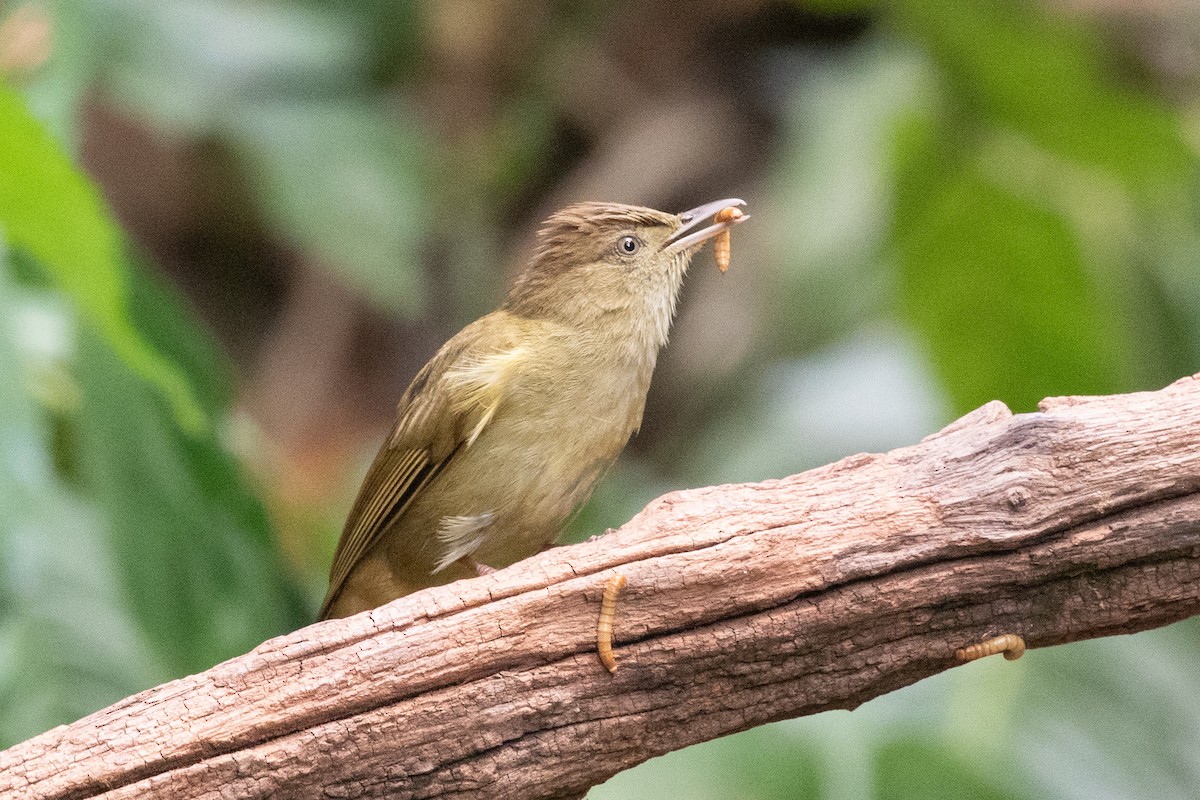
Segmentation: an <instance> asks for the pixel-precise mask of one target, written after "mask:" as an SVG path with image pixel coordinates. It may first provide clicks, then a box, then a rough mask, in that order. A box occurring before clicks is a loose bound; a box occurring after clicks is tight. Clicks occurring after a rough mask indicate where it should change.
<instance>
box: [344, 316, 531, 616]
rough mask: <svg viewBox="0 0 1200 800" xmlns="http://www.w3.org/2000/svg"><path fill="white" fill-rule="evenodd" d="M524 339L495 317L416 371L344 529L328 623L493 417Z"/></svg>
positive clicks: (506, 320) (507, 319) (509, 323)
mask: <svg viewBox="0 0 1200 800" xmlns="http://www.w3.org/2000/svg"><path fill="white" fill-rule="evenodd" d="M518 342H519V339H518V336H517V331H516V329H515V321H514V320H513V318H512V317H510V316H509V315H507V314H506V313H505V312H495V313H493V314H489V315H488V316H486V317H484V318H483V319H480V320H478V321H477V322H474V323H472V324H471V325H469V326H467V327H466V328H464V329H463V330H462V331H460V332H459V333H458V334H457V335H456V336H455V337H454V338H453V339H451V340H450V341H449V342H447V343H446V344H445V345H443V347H442V349H441V350H439V351H438V352H437V354H436V355H435V356H434V357H433V358H432V359H430V360H429V363H428V364H426V365H425V366H424V367H423V368H422V369H421V371H420V372H418V373H417V376H416V377H415V378H414V379H413V382H412V384H410V385H409V387H408V389H407V390H406V391H405V393H404V396H403V397H401V398H400V404H399V406H398V408H397V413H396V424H395V426H394V427H393V428H392V432H391V435H390V436H388V438H387V440H386V441H385V442H384V443H383V447H381V448H380V450H379V453H378V454H377V455H376V456H375V461H374V462H373V463H372V464H371V468H370V469H369V470H368V471H367V476H366V478H365V479H364V480H363V485H362V488H361V489H359V492H358V498H357V499H356V500H355V501H354V507H353V508H352V509H351V511H350V516H349V518H348V519H347V520H346V526H345V528H344V529H343V530H342V538H341V540H340V541H339V542H338V546H337V550H336V551H335V552H334V555H333V566H332V568H331V569H330V572H329V592H328V594H327V595H326V596H325V602H324V604H322V606H321V617H322V618H323V617H324V616H325V612H326V611H328V609H329V606H330V604H331V603H332V602H333V600H334V599H335V598H336V597H337V595H338V592H339V591H341V588H342V584H343V583H345V581H346V578H347V577H349V575H350V572H351V571H352V570H353V569H354V567H355V565H356V564H358V562H359V561H360V560H361V559H362V558H363V556H365V555H366V554H367V553H368V552H369V551H370V550H371V548H372V547H374V546H375V544H376V543H377V542H378V541H379V539H380V536H381V535H382V534H383V532H384V531H385V530H387V528H388V526H389V525H390V524H391V523H392V522H393V521H394V520H395V519H396V518H397V517H399V516H400V515H401V514H403V513H404V510H405V509H406V508H408V506H409V505H410V504H411V503H412V501H413V500H414V498H416V497H417V496H418V495H419V494H420V492H421V491H422V490H423V489H424V488H425V487H426V486H428V485H429V482H430V481H431V480H433V478H434V476H436V475H437V474H438V473H439V472H441V471H442V470H443V469H444V468H445V467H446V465H447V464H448V463H449V462H450V460H451V459H452V458H453V457H454V455H455V454H456V453H458V452H461V451H462V450H463V449H465V448H468V447H470V446H471V445H472V444H473V443H474V442H475V440H476V439H477V438H478V437H479V434H480V433H482V432H483V430H484V428H486V427H487V425H488V423H489V422H491V420H492V419H493V418H494V416H495V414H496V412H497V410H498V409H499V408H500V406H501V404H502V402H503V400H504V394H505V393H504V387H505V385H506V384H507V383H508V381H509V379H510V378H511V376H512V375H513V374H514V372H515V370H516V369H517V368H518V365H519V364H520V363H521V361H522V359H523V356H524V355H525V350H524V348H522V347H521V346H520V344H519V343H518ZM431 535H432V534H431Z"/></svg>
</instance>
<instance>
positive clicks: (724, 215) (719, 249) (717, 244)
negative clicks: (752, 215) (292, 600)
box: [713, 206, 742, 272]
mask: <svg viewBox="0 0 1200 800" xmlns="http://www.w3.org/2000/svg"><path fill="white" fill-rule="evenodd" d="M741 217H742V210H741V209H740V208H735V207H734V206H727V207H725V208H722V209H721V210H720V211H718V212H717V215H716V216H715V217H713V222H729V221H730V220H735V219H740V218H741ZM713 251H714V252H715V254H716V256H717V269H719V270H721V272H724V271H725V270H727V269H729V255H730V245H729V229H728V228H726V229H725V230H723V231H721V232H720V233H718V234H717V235H716V236H714V237H713Z"/></svg>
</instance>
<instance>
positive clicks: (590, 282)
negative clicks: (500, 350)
mask: <svg viewBox="0 0 1200 800" xmlns="http://www.w3.org/2000/svg"><path fill="white" fill-rule="evenodd" d="M744 205H745V202H744V201H742V200H737V199H728V200H717V201H715V202H712V203H705V204H704V205H702V206H699V207H697V208H693V209H692V210H691V211H685V212H683V213H682V214H668V213H665V212H663V211H656V210H654V209H652V208H644V207H642V206H629V205H621V204H617V203H579V204H576V205H572V206H568V207H567V208H564V209H563V210H561V211H559V212H557V213H556V214H554V215H553V216H551V217H550V219H548V220H547V221H546V223H545V224H544V225H543V226H542V228H541V230H540V231H539V232H538V248H537V252H536V253H535V255H534V257H533V260H532V261H531V262H530V264H529V266H528V267H526V269H525V270H524V272H522V273H521V275H520V276H519V277H518V278H517V281H516V283H515V284H514V286H513V288H512V291H511V292H509V295H508V298H507V299H506V300H505V303H504V306H503V308H505V309H506V310H508V311H510V312H512V313H516V314H520V315H522V316H528V317H550V318H553V319H557V320H561V321H564V322H568V323H572V324H612V325H616V326H625V327H627V328H629V329H630V332H631V333H632V332H640V331H647V332H648V333H649V335H650V337H651V338H652V339H653V340H654V341H656V342H657V343H658V344H659V345H661V344H662V343H665V341H666V332H667V328H668V327H669V326H670V323H671V318H672V317H673V316H674V313H675V298H676V296H677V295H678V292H679V287H680V285H681V284H682V282H683V276H684V273H685V272H687V268H688V263H689V262H690V261H691V259H692V256H693V255H694V254H695V253H696V251H697V250H699V249H700V247H701V246H702V245H703V244H704V243H705V242H707V241H708V240H709V239H711V238H712V237H714V236H716V235H717V234H718V233H721V232H722V231H726V230H729V229H730V228H732V227H733V226H734V225H736V224H738V223H739V222H743V221H745V220H747V219H749V216H741V217H738V218H736V219H732V220H729V221H726V222H716V223H713V224H710V225H707V226H705V225H704V222H705V221H706V220H710V219H711V218H712V216H713V215H714V214H716V213H717V212H718V211H719V210H720V209H722V208H726V207H728V206H735V207H736V206H744Z"/></svg>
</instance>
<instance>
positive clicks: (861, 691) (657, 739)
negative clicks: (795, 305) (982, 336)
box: [0, 378, 1200, 800]
mask: <svg viewBox="0 0 1200 800" xmlns="http://www.w3.org/2000/svg"><path fill="white" fill-rule="evenodd" d="M615 569H619V571H620V574H621V575H624V576H627V577H628V586H627V588H626V589H625V590H624V591H623V592H622V594H621V598H620V609H619V620H620V621H619V624H618V625H617V626H616V630H615V634H616V635H615V639H616V641H615V643H614V644H615V647H616V649H617V655H618V657H619V659H620V663H621V669H620V670H619V671H618V672H616V673H615V674H610V673H609V672H608V671H606V670H605V669H604V667H603V666H602V665H601V664H600V663H599V662H598V660H597V658H596V620H597V614H598V611H599V608H600V600H601V596H602V594H603V589H604V583H605V581H604V578H605V576H606V574H611V571H612V570H615ZM1198 611H1200V380H1198V379H1197V378H1187V379H1184V380H1181V381H1179V382H1177V383H1175V384H1174V385H1172V386H1170V387H1168V388H1166V389H1164V390H1162V391H1160V392H1153V393H1141V394H1132V395H1119V396H1113V397H1099V398H1058V399H1053V400H1047V401H1044V402H1043V404H1042V410H1041V411H1040V412H1038V413H1033V414H1021V415H1017V416H1013V415H1011V414H1010V413H1009V411H1008V410H1007V409H1006V408H1005V407H1004V406H1003V405H1001V404H999V403H991V404H989V405H986V406H984V407H983V408H980V409H978V410H977V411H975V412H973V413H971V414H970V415H968V416H966V417H964V418H963V419H961V420H959V421H958V422H956V423H954V424H953V425H951V426H950V427H948V428H946V429H945V430H943V431H941V432H940V433H937V434H935V435H933V436H930V437H929V438H927V439H926V440H924V441H923V442H921V443H920V444H917V445H915V446H913V447H908V448H903V449H900V450H895V451H892V452H890V453H886V454H882V455H858V456H853V457H851V458H847V459H844V460H842V461H839V462H837V463H835V464H831V465H829V466H827V467H823V468H821V469H816V470H813V471H811V472H806V473H804V474H801V475H796V476H793V477H790V478H786V479H783V480H777V481H768V482H765V483H760V484H747V485H736V486H718V487H710V488H705V489H696V490H693V491H686V492H678V493H675V494H670V495H667V496H664V497H662V498H660V499H659V500H657V501H655V502H654V503H652V504H651V505H650V506H648V507H647V508H646V509H645V510H644V511H643V512H642V513H641V514H639V515H638V516H637V517H635V518H634V519H633V520H631V521H630V522H629V523H628V524H627V525H625V526H624V527H623V528H621V530H619V531H616V532H614V533H612V534H610V535H608V536H605V537H603V538H601V539H598V540H596V541H592V542H588V543H585V544H581V545H575V546H571V547H564V548H560V549H557V550H553V551H550V552H547V553H543V554H541V555H539V556H537V557H535V558H531V559H529V560H527V561H525V562H522V563H521V564H519V565H517V566H515V567H512V568H509V569H506V570H501V571H499V572H497V573H495V574H492V575H489V576H485V577H482V578H478V579H475V580H470V581H461V582H459V583H455V584H452V585H449V586H443V587H438V588H435V589H430V590H426V591H423V592H419V593H417V594H414V595H411V596H409V597H406V598H403V599H401V600H399V601H396V602H394V603H391V604H389V605H387V606H385V607H383V608H381V609H377V610H376V611H373V612H370V613H367V614H362V615H359V616H356V617H352V618H349V619H345V620H334V621H330V622H325V623H322V624H319V625H314V626H310V627H308V628H305V629H303V630H300V631H297V632H295V633H293V634H290V635H288V636H283V637H280V638H277V639H273V640H271V641H268V642H266V643H264V644H263V645H261V646H260V647H258V648H257V649H255V650H254V651H253V652H251V653H249V654H247V655H245V656H242V657H239V658H236V659H233V660H231V661H228V662H226V663H224V664H220V665H218V666H216V667H214V668H213V669H211V670H209V671H207V672H205V673H202V674H200V675H194V676H191V677H188V678H184V679H181V680H178V681H173V682H171V683H168V684H165V685H163V686H160V687H157V688H154V689H151V690H149V691H146V692H142V693H141V694H138V695H135V696H134V697H131V698H129V699H127V700H125V701H123V702H121V703H118V704H117V705H115V706H112V707H110V708H108V709H105V710H103V711H100V712H98V713H96V714H93V715H92V716H90V717H87V718H85V719H83V720H80V721H79V722H77V723H75V724H74V725H71V726H64V727H59V728H56V729H54V730H52V731H49V732H48V733H45V734H43V735H41V736H39V737H36V738H34V739H31V740H30V741H28V742H25V743H24V744H21V745H18V746H16V747H13V748H11V749H10V750H8V751H6V752H4V753H0V794H4V796H10V795H11V796H19V797H39V798H50V797H53V798H83V797H94V796H102V797H106V798H114V799H115V798H132V797H144V796H147V795H151V794H155V795H162V796H168V797H171V798H173V800H182V799H183V798H194V797H217V796H220V797H223V798H229V797H285V796H286V797H342V796H345V797H385V796H386V797H396V798H407V797H413V798H416V797H489V798H534V797H558V796H565V795H570V794H572V793H574V794H578V793H580V792H582V791H584V790H585V789H586V788H587V787H589V786H591V785H594V784H596V783H598V782H600V781H603V780H605V779H606V778H608V777H609V776H611V775H613V774H614V773H616V772H618V771H620V770H622V769H625V768H627V767H630V766H633V765H634V764H637V763H640V762H641V761H644V760H645V759H647V758H649V757H651V756H654V755H658V754H661V753H664V752H667V751H670V750H675V749H678V748H681V747H684V746H686V745H690V744H693V743H695V742H700V741H704V740H707V739H712V738H716V737H718V736H722V735H725V734H728V733H732V732H734V731H739V730H743V729H745V728H749V727H752V726H754V725H758V724H761V723H764V722H769V721H771V720H776V719H781V718H785V717H794V716H799V715H803V714H813V713H816V712H818V711H823V710H826V709H830V708H854V707H855V706H857V705H859V704H860V703H863V702H865V701H866V700H869V699H871V698H873V697H877V696H879V695H881V694H884V693H886V692H889V691H892V690H894V689H897V688H899V687H902V686H906V685H908V684H910V683H913V682H914V681H917V680H920V679H921V678H923V677H926V676H929V675H932V674H934V673H937V672H940V671H942V670H945V669H947V668H949V667H951V666H953V665H954V664H955V663H957V662H956V660H955V651H956V650H957V649H959V648H962V647H964V646H966V645H969V644H971V643H975V642H979V641H981V640H983V639H985V638H987V637H989V636H994V635H997V634H1001V633H1013V634H1017V635H1019V636H1022V637H1023V638H1024V640H1025V641H1026V642H1027V643H1028V644H1029V645H1030V646H1031V647H1035V648H1036V647H1044V646H1047V645H1052V644H1058V643H1061V642H1068V641H1072V640H1076V639H1083V638H1090V637H1096V636H1104V635H1110V634H1117V633H1130V632H1133V631H1139V630H1144V629H1146V628H1152V627H1155V626H1159V625H1165V624H1167V623H1169V622H1173V621H1175V620H1179V619H1182V618H1184V617H1187V616H1190V615H1192V614H1195V613H1197V612H1198Z"/></svg>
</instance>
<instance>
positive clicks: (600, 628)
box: [596, 575, 628, 672]
mask: <svg viewBox="0 0 1200 800" xmlns="http://www.w3.org/2000/svg"><path fill="white" fill-rule="evenodd" d="M626 583H628V581H627V580H626V579H625V576H624V575H613V576H612V577H611V578H609V579H608V582H607V583H605V584H604V597H603V599H601V600H600V622H599V623H597V625H596V653H597V655H599V656H600V663H601V664H603V665H604V668H605V669H607V670H608V671H609V672H616V671H617V659H616V656H614V655H613V649H612V626H613V617H614V616H616V613H617V595H618V594H620V593H621V590H622V589H624V588H625V584H626Z"/></svg>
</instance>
